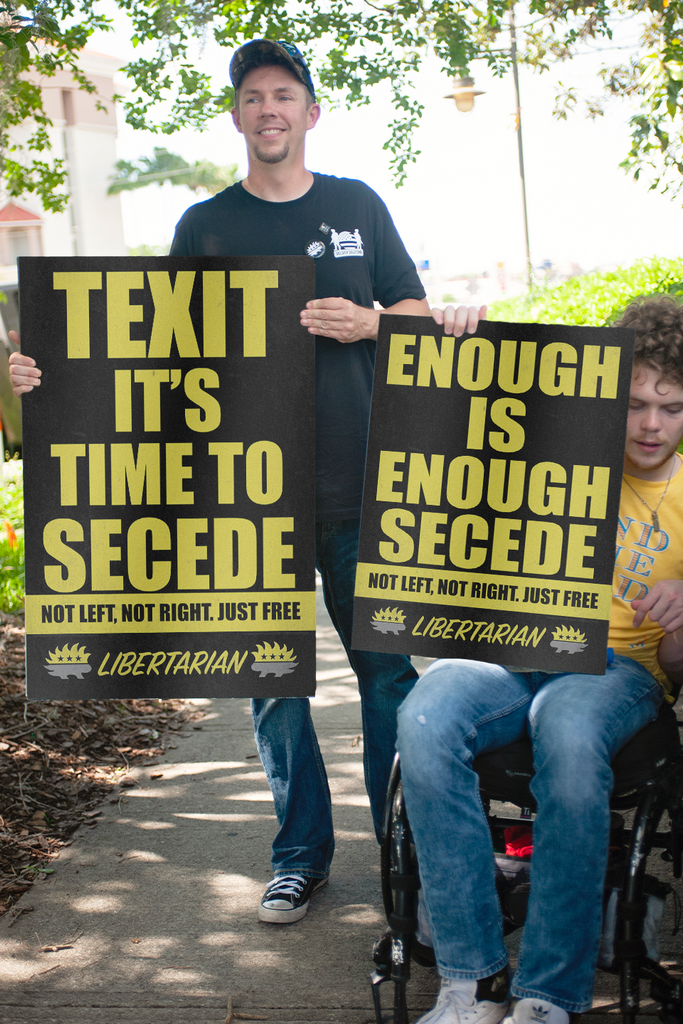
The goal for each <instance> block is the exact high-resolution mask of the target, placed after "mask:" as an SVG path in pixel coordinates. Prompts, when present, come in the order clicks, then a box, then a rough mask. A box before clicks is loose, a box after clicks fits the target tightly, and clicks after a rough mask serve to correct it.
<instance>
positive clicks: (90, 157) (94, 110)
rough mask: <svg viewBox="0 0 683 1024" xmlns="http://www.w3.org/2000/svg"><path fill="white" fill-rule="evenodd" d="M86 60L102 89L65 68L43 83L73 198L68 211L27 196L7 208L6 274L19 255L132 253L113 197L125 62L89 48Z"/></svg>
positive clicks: (2, 215) (2, 256) (0, 228)
mask: <svg viewBox="0 0 683 1024" xmlns="http://www.w3.org/2000/svg"><path fill="white" fill-rule="evenodd" d="M79 63H80V66H81V69H82V70H83V71H84V72H85V74H86V75H87V76H88V78H89V79H90V81H91V82H92V83H93V84H94V85H95V86H96V88H97V92H96V93H93V94H91V93H86V92H83V91H82V90H80V89H78V88H77V87H76V85H75V83H74V82H73V80H72V78H71V76H70V75H69V74H68V73H67V72H65V71H61V72H57V74H56V75H55V76H54V77H53V78H45V79H43V81H42V83H41V85H42V91H43V103H44V106H45V112H46V113H47V115H48V117H49V118H50V120H51V121H52V123H53V127H52V128H51V129H50V135H51V141H52V152H53V155H54V156H55V157H61V158H62V159H63V160H64V161H65V163H66V165H67V167H68V172H69V178H68V185H67V187H68V191H69V195H70V200H69V204H68V206H67V208H66V210H65V211H64V213H47V212H46V211H45V210H43V208H42V206H41V204H40V201H39V200H38V199H37V198H36V197H35V196H27V197H26V198H25V199H21V200H12V201H9V202H6V203H4V204H3V205H2V206H1V207H0V279H2V278H4V279H5V280H7V279H8V278H10V277H11V276H12V271H13V270H14V272H16V258H17V256H105V255H106V256H125V255H126V254H127V250H126V246H125V244H124V240H123V218H122V214H121V200H120V197H119V196H118V195H117V196H108V195H107V188H108V186H109V179H110V177H111V176H112V175H113V174H114V165H115V163H116V159H117V156H116V133H117V128H116V110H115V106H114V103H113V100H112V97H113V95H114V93H115V91H116V89H115V86H114V75H115V73H116V71H117V70H118V68H119V66H120V61H118V60H116V59H115V58H113V57H107V56H104V55H103V54H99V53H92V52H89V51H88V50H84V51H83V53H82V55H81V59H80V62H79ZM98 104H100V105H101V106H103V107H104V110H100V109H98ZM24 132H25V134H26V135H28V131H26V130H25V129H22V128H19V129H17V130H15V132H14V133H13V135H14V136H15V137H16V138H17V139H18V140H19V141H21V136H22V134H23V133H24ZM1 202H2V200H1V199H0V203H1Z"/></svg>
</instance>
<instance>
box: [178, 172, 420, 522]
mask: <svg viewBox="0 0 683 1024" xmlns="http://www.w3.org/2000/svg"><path fill="white" fill-rule="evenodd" d="M313 177H314V181H313V185H312V186H311V188H310V189H309V191H308V192H307V193H306V194H305V195H303V196H301V197H300V198H299V199H294V200H292V201H291V202H287V203H271V202H267V201H266V200H264V199H258V198H257V197H256V196H253V195H251V193H249V192H247V191H246V189H244V188H243V187H242V185H241V184H240V183H239V182H238V183H237V184H236V185H232V186H231V187H230V188H226V189H225V191H224V192H220V193H219V194H218V195H216V196H213V198H211V199H208V200H206V202H203V203H198V204H197V205H196V206H193V207H191V208H190V209H189V210H188V211H187V212H186V213H185V214H184V215H183V217H182V218H181V219H180V221H179V223H178V226H177V228H176V234H175V238H174V240H173V245H172V247H171V255H172V256H299V255H309V256H312V258H313V259H314V260H315V269H316V289H315V290H316V294H315V297H316V298H319V299H320V298H330V297H336V296H338V297H340V298H343V299H350V300H351V302H354V303H356V304H357V305H359V306H365V307H367V308H371V307H372V305H373V301H374V300H377V301H378V302H379V303H380V304H381V305H382V306H385V307H386V306H391V305H393V304H394V303H396V302H400V301H401V300H402V299H422V298H423V297H424V294H425V291H424V288H423V287H422V284H421V282H420V279H419V277H418V276H417V272H416V270H415V266H414V264H413V261H412V260H411V259H410V257H409V256H408V253H407V252H406V250H405V247H404V245H403V242H402V241H401V239H400V237H399V235H398V232H397V231H396V228H395V227H394V223H393V221H392V219H391V216H390V215H389V211H388V210H387V208H386V206H385V205H384V203H383V202H382V200H381V199H380V198H379V196H378V195H377V194H376V193H375V192H373V191H372V189H371V188H368V186H367V185H365V184H363V182H362V181H353V180H351V179H349V178H335V177H332V176H331V175H326V174H315V175H314V176H313ZM374 359H375V342H374V341H370V340H366V341H357V342H354V343H352V344H346V345H343V344H341V343H340V342H338V341H334V340H332V339H330V338H316V373H315V376H316V518H317V519H318V520H319V521H325V520H342V519H355V518H357V517H358V516H359V515H360V505H361V496H362V490H363V472H364V468H365V448H366V443H367V433H368V422H369V417H370V399H371V395H372V373H373V366H374Z"/></svg>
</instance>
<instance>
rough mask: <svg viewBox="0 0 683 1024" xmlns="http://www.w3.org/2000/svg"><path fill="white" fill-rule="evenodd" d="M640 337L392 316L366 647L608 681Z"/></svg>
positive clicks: (361, 622)
mask: <svg viewBox="0 0 683 1024" xmlns="http://www.w3.org/2000/svg"><path fill="white" fill-rule="evenodd" d="M633 338H634V336H633V332H632V331H628V330H620V329H604V328H590V327H561V326H554V327H548V326H542V325H536V324H505V323H482V324H480V325H479V328H478V330H477V334H476V336H470V335H464V336H463V337H462V338H457V339H456V338H454V337H452V336H448V335H444V334H443V331H442V330H441V329H440V328H437V327H436V325H435V324H434V322H433V321H432V320H429V319H427V318H421V317H420V318H418V317H411V318H408V317H396V316H383V317H382V318H381V328H380V337H379V341H378V351H377V361H376V366H375V383H374V390H373V405H372V418H371V425H370V436H369V442H368V458H367V467H366V477H365V490H364V497H363V518H362V526H361V540H360V551H359V563H358V572H357V577H356V599H355V613H354V635H353V645H354V647H356V648H358V649H361V650H375V651H393V652H396V653H404V654H420V655H424V656H427V657H445V658H453V657H461V658H473V659H476V660H480V661H490V662H496V663H499V664H504V665H511V666H514V665H516V666H520V667H527V668H534V669H541V670H547V671H552V670H555V671H567V670H571V671H577V672H593V673H595V672H604V669H605V661H606V649H607V631H608V624H609V616H610V602H611V591H612V573H613V567H614V550H615V537H616V528H617V516H618V509H619V494H620V486H621V475H622V470H623V452H624V438H625V425H626V414H627V410H628V401H629V386H630V380H631V366H632V361H633Z"/></svg>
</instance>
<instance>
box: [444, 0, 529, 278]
mask: <svg viewBox="0 0 683 1024" xmlns="http://www.w3.org/2000/svg"><path fill="white" fill-rule="evenodd" d="M510 56H511V57H512V78H513V81H514V85H515V131H516V132H517V151H518V155H519V178H520V184H521V186H522V210H523V213H524V247H525V254H526V283H527V288H531V249H530V247H529V217H528V213H527V204H526V179H525V177H524V146H523V144H522V108H521V104H520V101H519V74H518V70H517V33H516V30H515V15H514V3H511V4H510ZM483 95H484V93H483V92H482V91H480V90H477V89H475V88H474V79H473V78H470V77H469V76H466V77H462V78H454V79H453V90H452V92H450V93H449V94H448V95H447V96H444V99H446V100H455V105H456V107H457V108H458V110H459V111H460V112H461V113H462V114H467V113H469V111H470V110H472V108H473V107H474V99H475V97H476V96H483Z"/></svg>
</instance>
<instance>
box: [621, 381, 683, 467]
mask: <svg viewBox="0 0 683 1024" xmlns="http://www.w3.org/2000/svg"><path fill="white" fill-rule="evenodd" d="M681 436H683V387H681V385H680V384H677V383H676V382H675V381H673V380H670V379H667V378H663V377H662V376H661V375H660V373H659V371H658V370H656V369H655V368H654V367H652V366H648V365H647V364H646V363H636V365H635V366H634V367H633V377H632V380H631V402H630V407H629V414H628V423H627V427H626V451H625V453H624V472H625V473H628V474H629V475H631V476H636V477H640V479H641V480H666V479H668V476H669V471H670V470H671V468H672V467H671V461H670V460H671V458H672V456H673V454H674V452H675V451H676V449H677V448H678V445H679V444H680V441H681Z"/></svg>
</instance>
